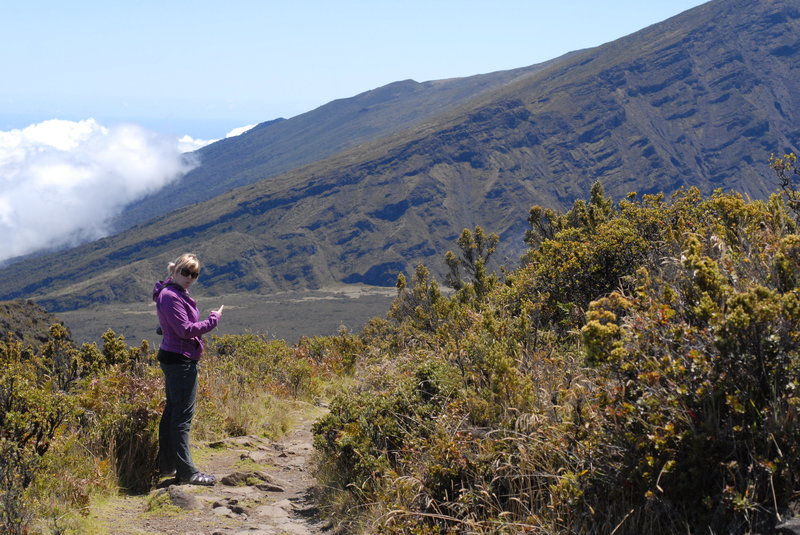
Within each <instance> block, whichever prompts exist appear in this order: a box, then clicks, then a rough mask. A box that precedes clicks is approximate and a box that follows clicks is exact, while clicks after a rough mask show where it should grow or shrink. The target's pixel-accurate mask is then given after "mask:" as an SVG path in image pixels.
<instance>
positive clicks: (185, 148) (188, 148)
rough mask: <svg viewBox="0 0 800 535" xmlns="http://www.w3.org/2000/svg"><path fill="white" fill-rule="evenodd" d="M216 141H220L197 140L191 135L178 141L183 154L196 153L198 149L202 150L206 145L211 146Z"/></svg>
mask: <svg viewBox="0 0 800 535" xmlns="http://www.w3.org/2000/svg"><path fill="white" fill-rule="evenodd" d="M215 141H219V140H218V139H210V140H209V139H195V138H193V137H192V136H190V135H188V134H187V135H185V136H183V137H182V138H180V139H179V140H178V149H179V150H180V151H181V152H194V151H196V150H198V149H202V148H203V147H205V146H206V145H211V144H212V143H214V142H215Z"/></svg>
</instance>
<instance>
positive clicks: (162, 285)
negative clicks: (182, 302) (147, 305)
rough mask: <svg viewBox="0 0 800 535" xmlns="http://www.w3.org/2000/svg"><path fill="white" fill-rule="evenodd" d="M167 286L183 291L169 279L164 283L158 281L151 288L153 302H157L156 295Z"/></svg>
mask: <svg viewBox="0 0 800 535" xmlns="http://www.w3.org/2000/svg"><path fill="white" fill-rule="evenodd" d="M167 286H174V287H175V288H178V289H180V290H183V288H181V287H180V286H178V285H177V284H175V283H174V282H172V279H171V278H170V279H167V280H164V281H158V282H157V283H156V284H155V286H153V301H156V300H158V295H159V294H160V293H161V290H163V289H164V288H166V287H167ZM183 291H185V290H183Z"/></svg>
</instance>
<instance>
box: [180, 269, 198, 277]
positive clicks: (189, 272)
mask: <svg viewBox="0 0 800 535" xmlns="http://www.w3.org/2000/svg"><path fill="white" fill-rule="evenodd" d="M181 275H183V276H184V277H191V278H193V279H196V278H197V277H199V276H200V272H199V271H192V270H190V269H189V268H182V269H181Z"/></svg>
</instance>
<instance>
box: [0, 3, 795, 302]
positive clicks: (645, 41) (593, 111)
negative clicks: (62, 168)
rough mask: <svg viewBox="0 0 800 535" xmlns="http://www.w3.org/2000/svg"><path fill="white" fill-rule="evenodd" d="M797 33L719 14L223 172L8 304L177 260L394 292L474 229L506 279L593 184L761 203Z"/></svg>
mask: <svg viewBox="0 0 800 535" xmlns="http://www.w3.org/2000/svg"><path fill="white" fill-rule="evenodd" d="M798 26H800V4H798V2H797V1H794V0H792V1H788V0H775V1H770V2H756V1H751V0H714V1H712V2H709V3H708V4H704V5H702V6H700V7H698V8H695V9H693V10H690V11H687V12H686V13H683V14H681V15H678V16H677V17H674V18H672V19H669V20H667V21H665V22H663V23H660V24H656V25H653V26H651V27H648V28H645V29H644V30H642V31H640V32H637V33H635V34H632V35H630V36H628V37H625V38H623V39H620V40H618V41H614V42H612V43H608V44H606V45H603V46H600V47H597V48H594V49H588V50H583V51H580V52H576V53H573V54H570V55H567V56H565V57H563V58H560V59H559V60H557V61H553V62H551V63H549V64H546V65H545V66H544V67H542V68H535V69H530V70H529V71H527V72H522V71H521V75H519V76H516V75H515V76H509V78H508V79H507V80H506V81H504V82H503V83H502V84H499V85H497V86H495V87H493V88H492V89H489V90H483V91H480V92H476V93H475V94H474V96H472V97H471V98H468V99H464V100H458V99H456V101H457V102H456V101H451V102H450V104H449V105H448V106H446V109H444V110H439V112H438V113H437V114H430V113H428V114H426V113H421V114H419V115H417V116H416V117H415V118H414V119H413V120H411V121H410V122H409V123H408V124H407V125H406V127H405V128H404V129H396V130H393V129H392V128H387V127H385V126H384V127H382V128H383V130H381V132H382V134H381V137H379V138H377V139H375V138H372V140H371V141H368V140H366V139H368V138H369V136H368V135H367V136H366V138H365V140H363V141H362V140H359V141H354V142H353V143H354V144H353V145H351V146H350V147H349V148H346V149H344V150H339V151H338V152H335V153H332V154H331V155H329V156H328V157H327V158H324V159H320V160H317V161H312V162H309V163H307V165H304V166H302V167H295V168H292V169H290V170H288V171H286V172H284V173H282V174H279V175H274V176H271V178H268V179H265V180H260V181H257V182H254V183H251V184H246V185H242V186H240V187H238V188H236V189H230V186H231V185H233V184H234V183H235V182H236V180H239V179H243V177H247V179H246V181H252V180H253V177H254V176H265V175H266V174H267V173H268V172H272V171H266V170H264V169H265V168H261V167H259V165H261V164H257V163H254V164H253V167H252V168H247V166H245V165H243V164H242V165H241V166H240V168H235V169H234V168H232V169H233V170H232V171H231V172H230V173H229V174H228V175H221V176H219V182H220V183H223V184H224V185H223V186H221V187H222V188H223V189H225V188H228V189H226V190H225V192H224V193H221V194H220V195H217V196H216V197H213V198H211V199H209V200H206V201H204V202H202V203H199V204H194V205H189V206H186V207H183V208H176V209H174V210H172V211H171V212H170V213H168V214H167V215H162V216H160V217H157V218H155V219H152V220H148V221H146V222H143V223H139V224H137V225H136V226H133V227H131V228H130V229H128V230H126V231H124V232H121V233H119V234H117V235H114V236H111V237H108V238H105V239H102V240H98V241H96V242H93V243H90V244H86V245H84V246H81V247H77V248H74V249H71V250H68V251H63V252H59V253H56V254H54V255H50V256H44V257H41V258H36V259H31V260H25V261H22V262H18V263H16V264H13V265H11V266H8V267H7V268H5V269H3V270H0V274H2V277H0V298H2V299H13V298H19V297H31V298H34V299H36V300H37V301H38V302H40V303H42V304H44V305H45V306H46V307H47V308H48V309H50V310H54V311H60V310H73V309H76V308H82V307H87V306H90V305H94V304H98V303H109V302H133V301H139V300H141V299H142V295H146V294H147V292H148V291H149V289H150V286H151V285H152V282H153V280H154V279H155V278H157V277H159V276H160V275H161V274H162V272H163V266H165V265H166V263H167V261H168V260H169V259H171V258H172V257H174V256H176V255H177V254H178V253H180V252H182V251H184V250H193V251H195V252H197V253H198V254H199V255H200V257H201V259H202V260H203V261H204V264H205V265H204V271H203V287H204V291H206V292H207V293H209V294H211V295H222V294H226V293H235V292H242V291H250V292H258V293H269V292H274V291H282V290H291V289H307V288H321V287H324V286H326V285H328V284H333V283H341V282H348V283H364V284H373V285H391V284H392V283H393V282H394V280H395V279H396V277H397V274H398V273H400V272H410V271H411V270H413V268H414V266H415V265H416V264H418V263H421V262H422V263H426V264H428V265H429V266H430V267H431V268H432V269H433V270H434V272H435V273H438V274H439V275H441V274H442V273H443V268H444V265H443V262H442V261H441V258H442V256H443V253H444V251H446V250H447V249H450V248H454V247H455V245H454V242H455V239H456V238H457V236H458V235H459V234H460V232H461V230H462V229H463V228H473V227H474V226H476V225H481V226H483V227H484V228H485V229H487V230H488V231H493V232H497V233H498V234H500V235H501V238H502V239H501V246H500V248H499V250H498V253H497V255H496V257H497V258H498V259H499V261H500V262H502V263H506V264H508V265H516V263H517V261H518V258H519V255H520V253H521V252H522V251H523V250H524V246H523V241H522V239H523V236H524V232H525V230H526V229H527V221H526V220H527V215H528V210H529V208H530V206H531V205H533V204H539V205H542V206H547V207H552V208H558V209H563V208H567V207H569V206H570V205H571V204H572V202H573V201H574V200H575V199H578V198H583V197H585V195H586V193H587V192H588V191H589V189H590V187H591V184H592V183H593V182H595V181H597V180H601V181H602V182H603V184H604V186H605V190H606V191H607V192H608V193H609V194H610V195H611V196H613V197H615V198H620V197H622V196H624V195H625V194H627V193H628V192H630V191H638V192H640V193H647V192H657V191H664V192H666V193H670V192H672V191H675V190H677V189H679V188H682V187H685V186H690V185H694V186H697V187H699V188H700V189H701V190H702V191H704V192H710V191H712V190H714V189H716V188H725V189H736V190H738V191H741V192H743V193H745V194H747V195H750V196H753V197H764V196H766V195H767V194H768V193H769V192H771V191H773V190H774V185H773V183H772V175H771V173H770V171H769V169H768V165H767V159H768V157H769V154H770V153H783V152H788V151H797V149H798V147H799V146H800V129H798V128H797V126H796V124H797V121H796V119H797V112H796V111H795V110H797V109H800V96H798V94H797V92H796V91H795V88H796V87H798V83H799V82H800V69H799V68H798V67H800V41H798V38H797V35H800V28H798ZM414 84H415V83H413V82H400V83H398V84H397V85H395V86H393V87H391V88H390V87H389V86H387V88H384V89H385V93H387V94H393V93H392V92H393V91H395V90H397V91H400V92H403V91H407V90H414V88H415V87H417V86H416V85H414ZM423 85H424V84H423ZM379 93H381V92H380V91H378V92H377V93H375V95H373V96H377V95H378V94H379ZM367 96H369V95H367V94H365V96H362V98H367ZM390 100H391V99H390ZM354 102H355V101H351V102H350V103H348V105H350V104H353V103H354ZM381 102H385V101H381V100H380V99H378V102H376V106H380V105H381ZM344 104H345V103H342V102H339V103H337V106H343V105H344ZM389 108H391V110H392V111H391V113H389V114H388V115H392V114H395V113H398V111H399V108H396V107H392V106H389V105H387V109H389ZM356 115H358V114H356ZM291 121H292V120H291V119H290V120H287V121H280V122H277V123H272V124H269V125H266V126H264V127H263V128H261V129H256V130H254V131H253V133H252V134H250V133H247V134H244V135H243V136H240V138H241V139H236V138H234V140H226V141H225V142H220V143H219V144H216V145H212V146H211V147H209V148H208V149H207V150H206V152H205V153H203V154H204V155H205V156H204V158H206V162H207V163H204V164H203V165H201V167H199V168H198V169H197V170H195V171H194V172H193V173H195V175H194V176H200V174H202V173H208V176H212V175H214V172H211V171H209V170H210V169H212V168H214V169H217V171H218V170H219V169H224V165H226V164H225V163H224V162H225V161H230V159H232V160H234V161H237V160H238V161H240V163H241V159H242V158H245V159H247V158H251V160H248V161H253V162H255V161H256V160H258V158H259V157H258V156H257V154H256V153H257V151H258V150H259V148H261V147H262V146H261V145H259V144H258V143H257V142H256V139H257V138H256V137H255V136H256V135H259V136H260V135H268V134H269V135H271V134H270V132H271V131H272V132H277V129H279V128H285V127H286V126H288V125H289V123H290V122H291ZM342 128H344V126H342ZM364 128H365V127H364V125H363V124H361V125H359V126H357V127H354V130H357V131H361V132H363V131H364ZM321 143H322V142H321ZM228 150H230V151H231V152H230V153H228V155H227V156H226V151H228ZM264 150H265V151H267V152H269V151H271V150H273V148H270V147H266V148H264ZM332 150H337V149H332ZM323 152H324V151H323ZM212 154H214V155H216V156H215V157H213V158H212V157H211V155H212ZM320 154H322V152H321V153H320ZM265 159H266V160H269V159H270V157H266V158H265ZM259 161H262V160H259ZM285 161H286V162H288V161H289V157H288V156H287V159H286V160H285ZM294 162H295V163H292V164H288V163H287V164H286V165H295V164H296V162H297V160H294ZM212 164H213V165H212ZM206 165H208V166H209V167H208V168H206ZM214 166H216V167H214ZM204 168H205V170H204ZM277 168H278V167H275V168H274V169H277ZM215 172H216V171H215ZM198 173H199V174H198ZM249 173H252V174H249ZM237 177H238V178H237ZM227 180H230V182H226V181H227ZM165 196H166V197H168V195H165ZM135 220H136V217H133V216H131V219H130V221H131V222H132V221H135ZM52 265H57V266H58V267H59V269H58V270H55V271H53V270H50V269H48V270H44V269H43V266H52Z"/></svg>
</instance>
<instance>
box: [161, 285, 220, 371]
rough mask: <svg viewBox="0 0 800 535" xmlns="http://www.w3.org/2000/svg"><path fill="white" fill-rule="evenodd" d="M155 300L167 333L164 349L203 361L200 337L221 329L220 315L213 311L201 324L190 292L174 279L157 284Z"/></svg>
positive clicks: (162, 340) (162, 347)
mask: <svg viewBox="0 0 800 535" xmlns="http://www.w3.org/2000/svg"><path fill="white" fill-rule="evenodd" d="M153 301H155V302H156V311H157V312H158V322H159V323H160V324H161V330H162V331H163V332H164V335H163V336H164V337H163V338H162V339H161V346H160V348H161V349H163V350H164V351H172V352H173V353H180V354H181V355H183V356H185V357H188V358H190V359H192V360H200V356H201V355H202V354H203V340H202V338H200V336H201V335H203V334H205V333H207V332H208V331H210V330H211V329H213V328H214V327H216V326H217V323H218V322H219V314H217V313H216V312H212V313H211V314H209V315H208V319H206V320H205V321H198V320H199V319H200V312H199V311H198V310H197V303H196V302H195V300H194V299H192V297H191V296H190V295H189V292H188V291H187V290H185V289H184V288H182V287H181V286H178V285H177V284H175V283H174V282H172V279H167V280H165V281H158V282H157V283H156V285H155V286H154V287H153Z"/></svg>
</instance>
